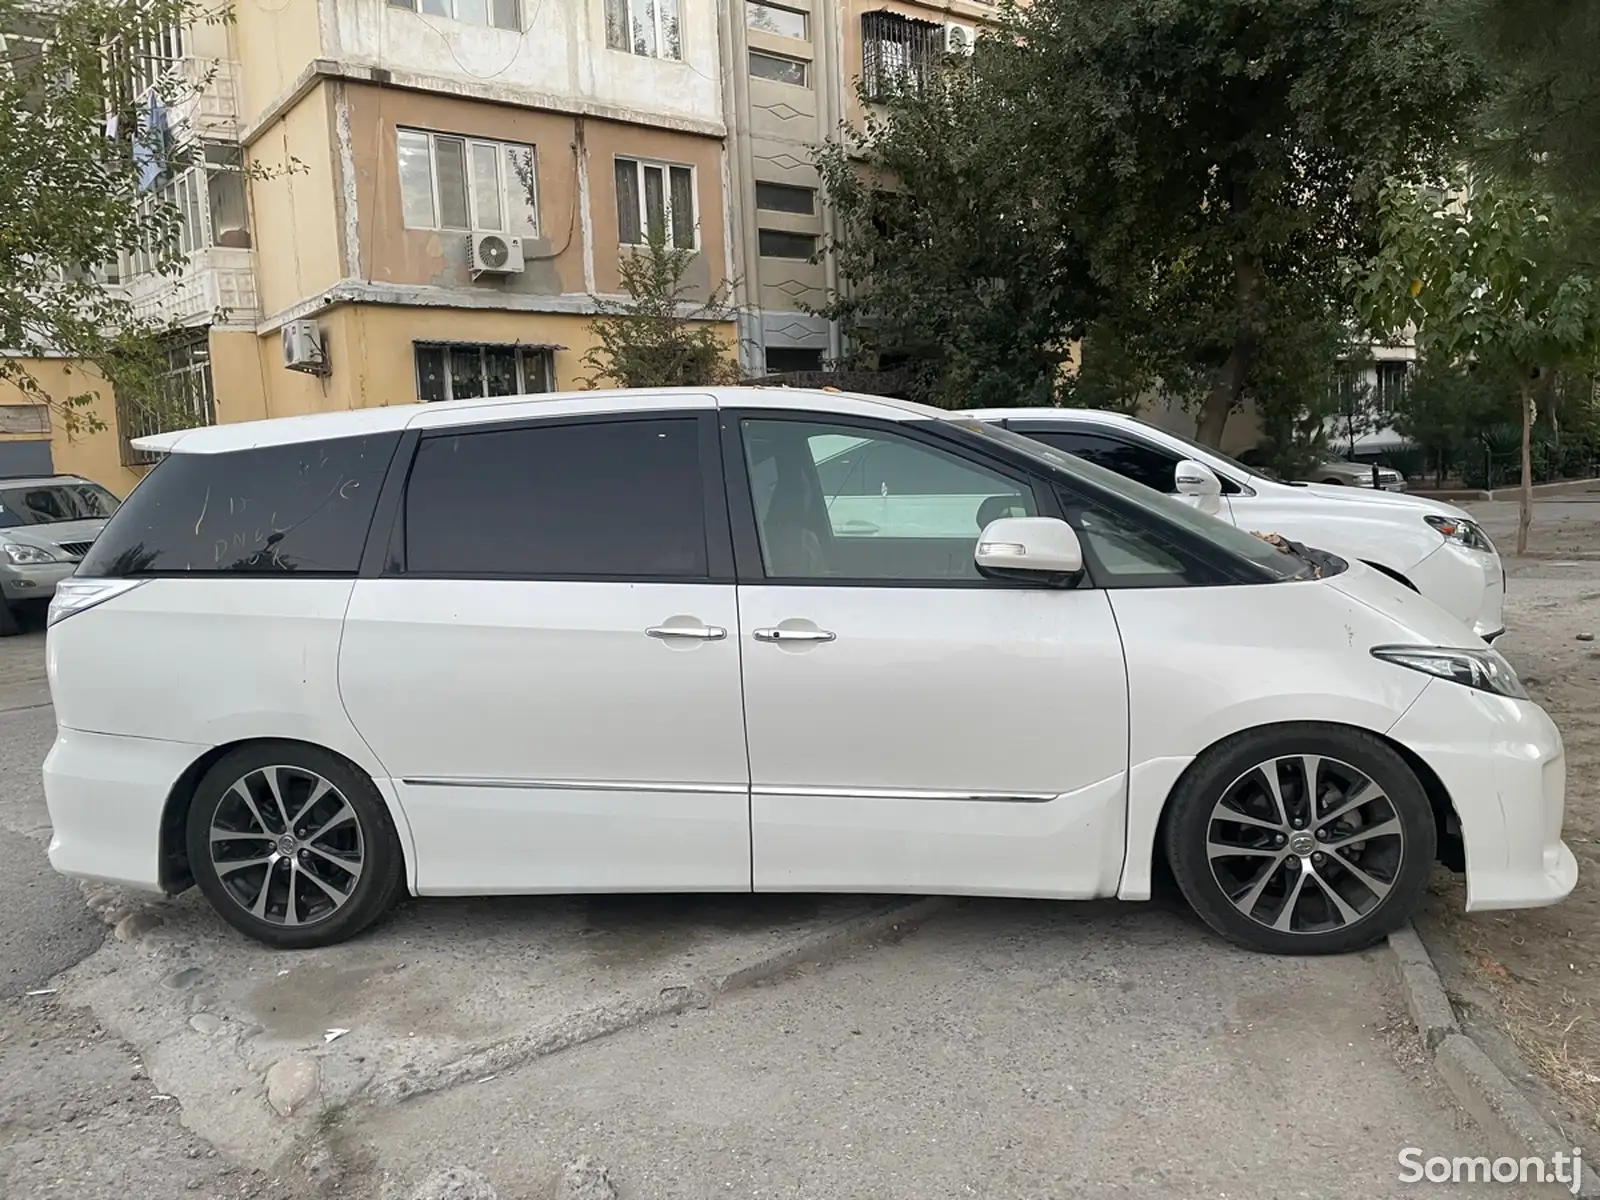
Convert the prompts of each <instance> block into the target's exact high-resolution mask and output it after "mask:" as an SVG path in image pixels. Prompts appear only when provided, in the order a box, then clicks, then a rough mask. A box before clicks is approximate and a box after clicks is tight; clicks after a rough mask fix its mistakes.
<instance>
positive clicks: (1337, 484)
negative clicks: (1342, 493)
mask: <svg viewBox="0 0 1600 1200" xmlns="http://www.w3.org/2000/svg"><path fill="white" fill-rule="evenodd" d="M1322 482H1323V483H1328V484H1332V485H1333V486H1334V487H1343V486H1344V480H1342V479H1324V480H1323V481H1322Z"/></svg>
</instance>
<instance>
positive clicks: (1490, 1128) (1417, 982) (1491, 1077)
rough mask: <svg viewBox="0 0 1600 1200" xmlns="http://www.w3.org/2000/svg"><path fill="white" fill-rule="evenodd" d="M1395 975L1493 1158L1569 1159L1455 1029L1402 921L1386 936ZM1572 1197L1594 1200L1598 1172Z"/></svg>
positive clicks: (1428, 962)
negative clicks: (1480, 1131) (1491, 1145)
mask: <svg viewBox="0 0 1600 1200" xmlns="http://www.w3.org/2000/svg"><path fill="white" fill-rule="evenodd" d="M1389 950H1390V952H1391V953H1392V954H1393V956H1394V965H1395V973H1396V976H1397V979H1398V982H1399V984H1400V994H1401V996H1402V998H1403V999H1404V1000H1405V1004H1406V1011H1407V1012H1409V1013H1410V1014H1411V1019H1412V1021H1413V1022H1414V1023H1415V1024H1416V1027H1417V1033H1418V1034H1419V1035H1420V1036H1421V1038H1422V1041H1423V1044H1424V1045H1425V1046H1426V1047H1427V1050H1428V1056H1429V1058H1430V1059H1431V1060H1432V1062H1433V1068H1434V1070H1435V1071H1437V1072H1438V1074H1439V1077H1440V1078H1441V1079H1442V1080H1444V1083H1445V1086H1446V1087H1447V1088H1449V1089H1450V1094H1451V1095H1452V1096H1454V1097H1455V1100H1456V1103H1457V1104H1459V1105H1461V1107H1462V1108H1464V1109H1465V1110H1466V1111H1467V1113H1468V1114H1470V1115H1471V1117H1472V1118H1473V1120H1475V1121H1477V1123H1478V1126H1479V1128H1481V1129H1482V1130H1483V1132H1484V1133H1485V1134H1487V1135H1488V1137H1489V1140H1490V1142H1491V1143H1492V1144H1493V1148H1494V1150H1495V1151H1496V1153H1498V1154H1502V1155H1505V1156H1507V1157H1511V1158H1518V1157H1521V1156H1523V1155H1537V1156H1538V1157H1540V1158H1543V1159H1545V1160H1546V1161H1548V1160H1550V1159H1551V1158H1553V1157H1554V1155H1555V1154H1556V1153H1557V1152H1560V1153H1562V1154H1566V1155H1569V1156H1570V1155H1571V1153H1572V1149H1573V1147H1572V1144H1571V1142H1569V1141H1567V1140H1566V1139H1565V1138H1564V1137H1563V1136H1562V1135H1561V1133H1560V1131H1559V1130H1557V1129H1556V1127H1555V1126H1554V1125H1552V1124H1551V1123H1550V1122H1549V1121H1547V1120H1546V1119H1545V1118H1544V1116H1543V1115H1542V1114H1540V1112H1539V1110H1538V1109H1536V1108H1534V1106H1533V1105H1532V1104H1531V1103H1530V1102H1529V1100H1528V1098H1527V1097H1526V1096H1524V1095H1523V1094H1522V1092H1521V1091H1520V1090H1519V1089H1518V1088H1517V1086H1516V1084H1514V1083H1512V1082H1511V1080H1510V1079H1508V1078H1507V1077H1506V1074H1505V1072H1504V1071H1502V1070H1501V1069H1500V1068H1499V1067H1497V1066H1495V1064H1494V1062H1493V1061H1492V1060H1491V1059H1490V1058H1489V1056H1488V1055H1487V1054H1485V1053H1484V1052H1483V1050H1482V1049H1481V1048H1480V1047H1479V1046H1478V1043H1476V1042H1475V1041H1473V1040H1472V1038H1471V1037H1469V1036H1468V1035H1467V1034H1465V1033H1463V1032H1462V1030H1461V1025H1460V1023H1459V1022H1458V1021H1457V1020H1456V1014H1455V1009H1453V1008H1452V1007H1451V1005H1450V997H1449V995H1448V994H1447V993H1446V992H1445V990H1444V983H1443V982H1442V981H1441V980H1440V979H1439V972H1438V970H1437V968H1435V967H1434V965H1433V959H1432V958H1431V957H1430V956H1429V954H1428V949H1427V947H1426V946H1424V945H1423V944H1422V939H1421V938H1420V937H1418V936H1417V931H1416V930H1415V929H1413V928H1412V927H1411V924H1410V922H1407V923H1406V924H1405V925H1403V926H1402V927H1401V928H1399V929H1397V930H1396V931H1395V932H1393V933H1391V934H1390V935H1389ZM1574 1194H1575V1195H1578V1196H1588V1197H1592V1198H1600V1172H1597V1171H1596V1170H1595V1169H1594V1168H1592V1167H1591V1168H1588V1169H1586V1170H1585V1171H1584V1172H1583V1179H1582V1181H1581V1182H1580V1183H1579V1185H1578V1190H1577V1192H1576V1193H1574Z"/></svg>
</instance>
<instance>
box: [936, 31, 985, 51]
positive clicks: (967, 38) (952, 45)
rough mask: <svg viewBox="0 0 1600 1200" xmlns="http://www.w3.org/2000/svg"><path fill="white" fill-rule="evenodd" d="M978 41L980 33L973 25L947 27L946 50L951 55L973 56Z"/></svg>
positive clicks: (945, 34) (945, 33) (945, 36)
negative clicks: (974, 46)
mask: <svg viewBox="0 0 1600 1200" xmlns="http://www.w3.org/2000/svg"><path fill="white" fill-rule="evenodd" d="M977 40H978V31H977V30H976V29H974V28H973V27H972V26H971V25H946V26H945V27H944V48H945V49H946V50H947V51H948V52H950V53H951V54H971V53H972V47H973V45H974V43H976V42H977Z"/></svg>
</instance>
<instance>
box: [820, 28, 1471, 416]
mask: <svg viewBox="0 0 1600 1200" xmlns="http://www.w3.org/2000/svg"><path fill="white" fill-rule="evenodd" d="M1434 7H1435V4H1434V3H1433V2H1431V0H1274V2H1273V3H1271V4H1263V3H1260V0H1031V2H1030V3H1029V4H1027V5H1026V6H1022V5H1020V4H1016V5H1011V6H1008V7H1007V8H1005V9H1004V10H1003V18H1002V22H1003V28H1002V29H1001V31H1000V32H999V33H998V34H997V35H995V36H990V37H984V38H980V39H979V42H978V46H977V53H976V54H975V55H974V56H973V58H972V59H971V60H970V62H969V63H967V64H965V65H964V66H962V67H961V68H960V69H959V70H956V71H947V72H945V73H944V74H943V76H942V77H941V78H939V79H938V80H936V82H935V84H934V85H932V86H930V87H928V88H925V89H920V90H919V91H918V92H917V94H914V95H910V96H901V97H897V98H895V99H893V100H892V101H891V102H890V103H889V104H888V106H887V107H886V108H885V109H883V110H882V111H881V113H879V114H877V115H875V116H873V117H872V118H871V119H870V120H869V122H868V124H867V126H866V128H865V129H864V130H863V131H861V132H860V133H859V134H858V135H856V136H855V137H854V138H853V139H850V140H848V141H847V143H846V144H845V145H842V146H835V147H833V148H831V149H830V150H829V151H828V152H827V153H826V154H825V155H824V157H823V160H822V166H823V177H824V182H825V185H826V187H827V191H828V194H829V198H830V201H831V202H832V203H833V204H834V206H835V208H836V209H837V210H838V212H839V213H840V216H841V218H842V220H843V233H842V235H841V238H840V244H839V247H838V252H839V256H840V257H839V261H840V264H841V274H842V276H843V277H844V279H845V280H846V281H847V282H848V283H850V284H851V285H853V286H854V287H855V288H857V289H858V290H856V291H854V292H853V293H852V296H851V298H850V299H849V300H848V301H846V302H844V304H842V305H841V315H848V316H849V317H851V318H852V319H853V324H854V328H857V329H861V330H862V331H863V332H862V335H861V336H863V337H864V338H865V339H867V340H868V341H869V343H871V344H874V345H887V344H895V345H898V346H899V347H900V348H901V349H903V350H904V351H905V352H907V353H911V354H914V355H919V356H920V361H922V362H923V363H925V364H926V375H927V381H926V383H925V385H924V389H923V390H924V393H925V394H926V395H928V396H929V397H930V398H933V399H936V400H946V401H948V402H952V403H961V404H969V403H990V402H1004V403H1031V402H1040V401H1046V400H1048V399H1050V398H1051V397H1056V396H1060V395H1061V394H1062V389H1061V384H1060V383H1059V370H1058V368H1059V364H1060V363H1061V362H1063V361H1065V347H1066V345H1067V344H1068V343H1069V342H1070V341H1071V340H1072V339H1073V338H1075V337H1077V336H1079V335H1080V334H1082V333H1083V332H1085V331H1088V330H1092V333H1091V339H1090V344H1089V346H1088V347H1086V351H1085V362H1084V366H1085V370H1086V372H1087V374H1088V378H1087V379H1086V380H1085V381H1084V383H1083V385H1082V388H1081V390H1079V389H1074V390H1075V392H1076V393H1077V394H1076V395H1075V397H1074V398H1079V397H1081V398H1085V399H1091V398H1092V399H1093V400H1095V401H1098V402H1100V403H1109V404H1114V405H1117V406H1124V407H1125V406H1126V405H1128V404H1129V403H1131V401H1130V399H1129V397H1130V395H1135V394H1137V392H1136V390H1135V389H1137V388H1139V387H1142V386H1143V385H1145V384H1146V383H1149V382H1151V381H1154V382H1155V387H1154V389H1153V390H1154V391H1156V392H1157V393H1158V394H1161V395H1164V396H1166V397H1168V398H1172V399H1176V400H1178V401H1179V402H1181V403H1183V404H1185V405H1186V406H1192V407H1196V408H1198V409H1199V411H1200V419H1199V422H1198V430H1197V432H1198V433H1199V435H1200V437H1201V440H1203V441H1207V442H1209V443H1211V444H1217V442H1218V441H1220V438H1221V435H1222V432H1223V429H1224V427H1225V424H1226V421H1227V417H1228V414H1229V413H1230V412H1232V411H1234V410H1235V409H1236V408H1238V407H1239V406H1240V405H1241V404H1243V403H1244V402H1245V401H1246V400H1247V399H1248V398H1250V397H1251V396H1253V395H1258V394H1259V395H1260V396H1265V397H1266V398H1267V402H1268V403H1269V404H1270V403H1273V402H1274V397H1276V396H1279V395H1283V396H1285V397H1287V396H1290V395H1296V396H1306V395H1310V394H1311V393H1312V392H1313V391H1315V390H1317V389H1319V388H1320V387H1321V386H1322V381H1320V380H1315V379H1313V378H1311V375H1310V372H1309V371H1307V372H1306V373H1305V377H1304V378H1303V379H1301V380H1299V381H1297V382H1295V383H1294V384H1293V385H1292V386H1287V387H1286V386H1285V384H1286V380H1287V373H1288V372H1289V370H1290V368H1291V367H1292V366H1293V361H1292V360H1291V359H1289V358H1285V357H1280V358H1279V359H1278V360H1277V361H1271V360H1272V357H1273V352H1272V351H1271V343H1272V342H1273V341H1274V340H1275V339H1277V338H1279V337H1284V336H1287V337H1288V338H1289V339H1290V340H1291V341H1292V342H1299V341H1304V340H1308V339H1309V340H1316V339H1319V338H1321V337H1322V336H1324V334H1325V332H1326V330H1327V329H1328V328H1329V326H1330V324H1337V323H1338V322H1339V321H1341V320H1342V319H1343V318H1345V317H1347V316H1348V315H1349V314H1350V311H1351V296H1350V292H1349V286H1348V276H1347V274H1346V273H1345V272H1344V271H1343V264H1344V262H1345V260H1347V259H1348V258H1350V257H1351V256H1356V257H1364V256H1365V255H1366V254H1367V253H1368V252H1369V251H1370V250H1371V249H1372V247H1373V246H1374V245H1375V244H1376V233H1377V216H1378V197H1379V190H1380V185H1381V182H1382V181H1383V180H1384V179H1385V178H1386V177H1388V176H1389V175H1391V174H1394V173H1396V172H1398V171H1402V170H1412V169H1417V168H1419V167H1427V166H1428V165H1429V164H1432V163H1434V162H1437V161H1439V160H1440V158H1441V157H1442V156H1443V155H1444V153H1445V152H1446V151H1447V149H1448V147H1449V145H1450V142H1451V139H1452V137H1453V136H1454V133H1455V131H1456V130H1457V129H1458V128H1459V126H1460V124H1461V122H1462V121H1463V120H1464V117H1465V113H1466V111H1467V108H1468V106H1469V104H1470V103H1471V102H1472V101H1473V99H1474V97H1475V88H1476V77H1475V76H1474V75H1473V74H1472V72H1471V71H1470V70H1468V68H1467V67H1466V65H1465V63H1464V62H1463V60H1462V59H1461V58H1460V56H1459V55H1457V54H1456V53H1455V52H1454V50H1453V47H1452V44H1451V43H1450V42H1449V41H1448V40H1447V39H1445V38H1444V37H1443V35H1442V34H1441V33H1440V32H1439V30H1438V28H1437V27H1436V25H1435V24H1434V23H1433V20H1432V16H1433V9H1434ZM849 151H854V152H856V153H858V154H859V156H860V157H861V158H862V159H864V160H865V164H866V168H867V170H866V179H863V178H862V173H861V172H860V171H859V170H858V169H857V165H856V164H854V163H852V162H851V161H850V156H849V153H848V152H849ZM891 180H892V181H894V186H895V194H894V195H893V196H892V197H891V196H889V195H888V194H886V192H885V191H884V190H882V189H880V188H875V187H874V184H883V183H885V182H886V181H891ZM1097 344H1098V346H1099V347H1100V348H1101V350H1103V351H1104V352H1105V353H1106V354H1107V356H1108V357H1107V358H1105V359H1103V360H1101V361H1099V362H1097V361H1095V360H1096V357H1097V354H1098V353H1100V351H1097V350H1096V349H1095V346H1096V345H1097ZM1007 393H1009V394H1007ZM1274 420H1277V418H1274ZM1279 424H1280V425H1281V426H1282V431H1283V432H1285V433H1286V434H1287V433H1288V432H1289V431H1288V419H1287V418H1285V419H1284V421H1282V422H1279Z"/></svg>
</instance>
